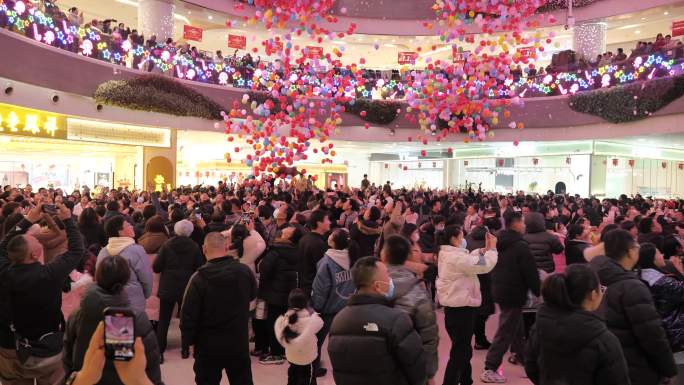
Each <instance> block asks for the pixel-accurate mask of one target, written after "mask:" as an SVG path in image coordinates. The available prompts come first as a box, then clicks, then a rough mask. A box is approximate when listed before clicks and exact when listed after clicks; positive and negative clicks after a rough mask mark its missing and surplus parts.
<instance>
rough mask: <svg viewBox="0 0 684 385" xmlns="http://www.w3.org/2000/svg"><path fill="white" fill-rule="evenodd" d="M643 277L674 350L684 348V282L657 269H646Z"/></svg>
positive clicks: (677, 350)
mask: <svg viewBox="0 0 684 385" xmlns="http://www.w3.org/2000/svg"><path fill="white" fill-rule="evenodd" d="M641 279H642V280H643V281H644V282H646V284H647V285H648V287H649V289H651V294H653V302H654V303H655V306H656V309H657V310H658V313H659V314H660V316H661V317H662V318H663V327H664V328H665V333H667V339H668V340H669V341H670V347H671V348H672V351H674V352H680V351H683V350H684V282H682V281H680V280H678V279H676V278H674V277H673V276H670V275H666V274H663V273H662V272H660V271H657V270H655V269H644V270H643V271H642V272H641Z"/></svg>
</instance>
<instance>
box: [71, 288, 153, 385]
mask: <svg viewBox="0 0 684 385" xmlns="http://www.w3.org/2000/svg"><path fill="white" fill-rule="evenodd" d="M108 307H123V308H127V307H130V303H129V302H128V298H126V294H125V293H124V292H121V293H119V294H111V293H108V292H106V291H105V290H103V289H102V288H101V287H99V286H97V285H92V286H90V287H89V288H88V291H86V293H85V295H84V296H83V299H82V300H81V306H80V308H79V309H78V310H76V311H75V312H73V313H71V315H70V316H69V320H68V322H67V327H66V333H65V335H64V370H65V372H66V374H67V377H68V376H69V374H70V373H71V372H74V371H78V370H81V368H82V367H83V358H84V357H85V352H86V350H88V345H89V344H90V338H91V337H92V335H93V333H94V332H95V329H96V328H97V324H98V323H100V321H102V312H103V311H104V309H105V308H108ZM135 336H136V337H141V338H142V341H143V344H144V345H145V357H146V359H147V368H146V369H145V373H147V377H149V379H150V381H152V383H153V384H155V385H158V384H163V382H162V379H161V370H160V368H159V346H158V345H157V336H156V335H155V334H154V330H153V329H152V325H151V324H150V321H149V320H148V319H147V315H146V314H145V312H141V313H137V314H135ZM138 353H139V352H136V354H138ZM98 384H99V385H109V384H112V385H122V384H123V383H122V382H121V380H119V376H118V374H116V370H115V369H114V365H113V364H112V362H111V361H110V360H107V362H106V363H105V367H104V370H103V371H102V379H101V380H100V382H98Z"/></svg>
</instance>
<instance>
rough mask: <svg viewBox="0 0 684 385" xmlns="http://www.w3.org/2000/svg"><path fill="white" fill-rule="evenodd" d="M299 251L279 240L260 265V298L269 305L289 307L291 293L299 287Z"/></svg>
mask: <svg viewBox="0 0 684 385" xmlns="http://www.w3.org/2000/svg"><path fill="white" fill-rule="evenodd" d="M298 267H299V250H298V249H297V246H296V245H294V244H292V242H290V241H287V240H282V239H278V240H276V241H275V242H274V243H273V245H272V246H271V247H270V249H269V250H268V252H267V253H266V254H265V255H264V258H263V259H262V260H261V262H260V263H259V268H258V269H259V298H261V299H263V300H265V301H266V302H267V303H268V304H271V305H278V306H285V307H286V306H287V298H288V296H289V295H290V291H292V289H294V288H296V287H297V286H298V285H299V271H298Z"/></svg>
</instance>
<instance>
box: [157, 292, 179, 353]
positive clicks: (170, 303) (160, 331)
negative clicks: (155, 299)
mask: <svg viewBox="0 0 684 385" xmlns="http://www.w3.org/2000/svg"><path fill="white" fill-rule="evenodd" d="M182 303H183V300H182V299H179V300H177V301H174V300H168V299H161V298H160V299H159V323H158V324H157V342H158V343H159V352H160V353H164V352H165V351H166V336H167V335H168V333H169V324H170V323H171V318H172V317H173V307H174V306H175V305H176V304H178V308H179V309H180V307H181V304H182Z"/></svg>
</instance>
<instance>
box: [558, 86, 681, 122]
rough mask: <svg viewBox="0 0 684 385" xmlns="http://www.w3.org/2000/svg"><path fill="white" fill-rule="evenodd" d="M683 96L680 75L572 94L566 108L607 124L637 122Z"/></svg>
mask: <svg viewBox="0 0 684 385" xmlns="http://www.w3.org/2000/svg"><path fill="white" fill-rule="evenodd" d="M682 95H684V76H677V77H669V78H660V79H655V80H649V81H645V82H639V83H633V84H629V85H626V86H621V87H613V88H610V89H608V90H596V91H590V92H584V93H580V94H576V95H573V96H572V97H571V98H570V108H572V109H573V110H574V111H577V112H582V113H585V114H591V115H595V116H598V117H601V118H603V119H605V120H607V121H609V122H611V123H625V122H633V121H636V120H641V119H645V118H647V117H649V116H650V115H651V114H652V113H654V112H656V111H658V110H659V109H661V108H663V107H665V106H666V105H668V104H669V103H671V102H672V101H674V100H676V99H678V98H680V97H681V96H682Z"/></svg>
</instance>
